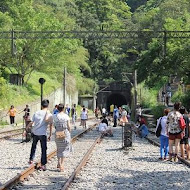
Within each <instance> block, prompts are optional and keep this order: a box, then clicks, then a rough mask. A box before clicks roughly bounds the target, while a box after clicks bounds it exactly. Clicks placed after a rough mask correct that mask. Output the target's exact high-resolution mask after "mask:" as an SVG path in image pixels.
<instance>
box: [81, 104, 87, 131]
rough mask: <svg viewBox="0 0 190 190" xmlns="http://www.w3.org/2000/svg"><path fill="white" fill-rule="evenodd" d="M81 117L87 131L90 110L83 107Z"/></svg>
mask: <svg viewBox="0 0 190 190" xmlns="http://www.w3.org/2000/svg"><path fill="white" fill-rule="evenodd" d="M80 117H81V125H82V127H83V128H85V129H86V120H87V119H88V110H87V109H86V108H85V107H83V109H82V111H81V115H80Z"/></svg>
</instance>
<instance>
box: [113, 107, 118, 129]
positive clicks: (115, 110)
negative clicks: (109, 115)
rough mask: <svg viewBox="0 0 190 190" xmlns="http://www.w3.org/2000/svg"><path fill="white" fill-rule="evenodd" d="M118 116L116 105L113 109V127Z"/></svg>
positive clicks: (115, 125)
mask: <svg viewBox="0 0 190 190" xmlns="http://www.w3.org/2000/svg"><path fill="white" fill-rule="evenodd" d="M118 118H119V110H118V108H117V106H115V108H114V110H113V121H114V125H113V127H117V120H118Z"/></svg>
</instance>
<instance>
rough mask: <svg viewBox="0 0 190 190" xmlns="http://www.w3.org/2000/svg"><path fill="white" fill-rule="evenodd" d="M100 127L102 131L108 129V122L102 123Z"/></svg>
mask: <svg viewBox="0 0 190 190" xmlns="http://www.w3.org/2000/svg"><path fill="white" fill-rule="evenodd" d="M98 128H99V131H100V132H104V131H106V130H107V129H108V126H107V124H106V123H100V124H99V126H98Z"/></svg>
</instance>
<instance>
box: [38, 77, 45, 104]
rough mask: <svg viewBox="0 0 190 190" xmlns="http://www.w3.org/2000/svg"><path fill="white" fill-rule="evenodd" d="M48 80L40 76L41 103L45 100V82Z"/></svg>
mask: <svg viewBox="0 0 190 190" xmlns="http://www.w3.org/2000/svg"><path fill="white" fill-rule="evenodd" d="M45 82H46V80H45V79H44V78H39V83H40V84H41V104H42V100H43V84H44V83H45Z"/></svg>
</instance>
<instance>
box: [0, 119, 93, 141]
mask: <svg viewBox="0 0 190 190" xmlns="http://www.w3.org/2000/svg"><path fill="white" fill-rule="evenodd" d="M92 119H94V117H90V118H89V119H88V120H92ZM79 121H80V119H77V121H76V122H79ZM24 130H25V128H18V129H13V130H8V131H2V132H0V141H1V140H7V139H10V138H12V137H16V136H19V135H22V134H23V132H24Z"/></svg>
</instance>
